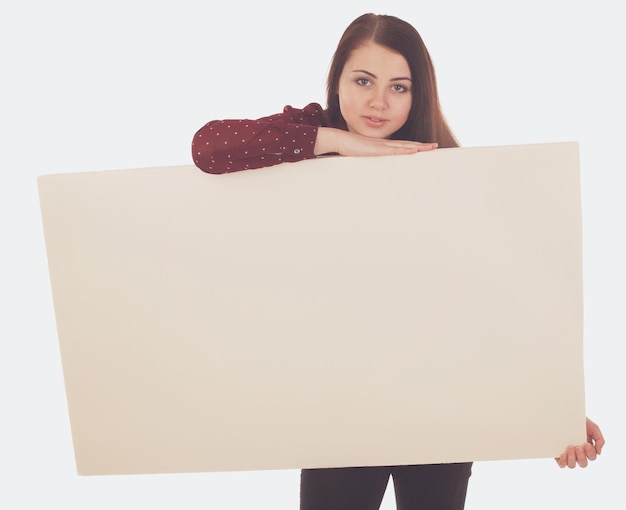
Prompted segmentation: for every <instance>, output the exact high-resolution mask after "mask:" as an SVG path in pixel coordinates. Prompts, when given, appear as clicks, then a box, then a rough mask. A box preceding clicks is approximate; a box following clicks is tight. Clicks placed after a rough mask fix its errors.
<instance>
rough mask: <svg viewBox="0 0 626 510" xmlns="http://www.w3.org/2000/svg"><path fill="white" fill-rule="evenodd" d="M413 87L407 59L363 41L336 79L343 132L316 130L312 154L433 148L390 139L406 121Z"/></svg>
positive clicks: (388, 152) (378, 153) (382, 153)
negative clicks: (344, 125) (344, 126)
mask: <svg viewBox="0 0 626 510" xmlns="http://www.w3.org/2000/svg"><path fill="white" fill-rule="evenodd" d="M412 88H413V83H412V82H411V71H410V69H409V65H408V64H407V61H406V59H405V58H404V57H403V56H402V55H400V54H399V53H396V52H395V51H392V50H390V49H389V48H386V47H385V46H381V45H379V44H376V43H373V42H368V43H366V44H364V45H363V46H360V47H358V48H357V49H355V50H354V51H353V52H352V55H350V58H348V60H347V61H346V65H345V66H344V68H343V71H342V73H341V77H340V79H339V89H338V90H337V94H338V95H339V107H340V109H341V114H342V116H343V118H344V119H345V120H346V124H347V126H348V131H344V130H343V129H335V128H319V129H318V133H317V140H316V143H315V148H314V153H315V155H320V154H328V153H337V154H340V155H342V156H391V155H398V154H414V153H416V152H423V151H429V150H433V149H436V148H437V144H436V143H432V142H412V141H405V140H389V139H388V138H389V137H390V136H391V135H392V134H393V133H395V132H396V131H397V130H398V129H400V128H401V127H402V126H403V125H404V123H405V122H406V120H407V119H408V117H409V111H410V110H411V96H412Z"/></svg>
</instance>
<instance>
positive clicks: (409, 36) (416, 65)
mask: <svg viewBox="0 0 626 510" xmlns="http://www.w3.org/2000/svg"><path fill="white" fill-rule="evenodd" d="M369 41H372V42H375V43H377V44H380V45H381V46H385V47H387V48H389V49H390V50H392V51H395V52H397V53H399V54H400V55H402V56H403V57H404V58H405V59H406V61H407V63H408V65H409V69H410V70H411V80H412V81H413V89H412V104H411V110H410V112H409V118H408V119H407V121H406V123H405V124H404V126H402V127H401V128H400V129H399V130H398V131H396V132H395V133H394V134H393V135H391V137H390V138H393V139H396V140H414V141H419V142H437V143H438V144H439V147H442V148H443V147H458V145H459V144H458V142H457V140H456V138H455V136H454V134H453V133H452V131H451V130H450V128H449V126H448V123H447V122H446V120H445V118H444V116H443V113H442V111H441V106H440V104H439V94H438V92H437V80H436V78H435V70H434V67H433V63H432V60H431V58H430V55H429V53H428V50H427V49H426V46H425V45H424V42H423V41H422V38H421V36H420V35H419V33H418V32H417V30H415V28H414V27H413V26H412V25H410V24H409V23H407V22H406V21H403V20H401V19H399V18H396V17H395V16H388V15H384V14H371V13H369V14H363V15H362V16H359V17H358V18H356V19H355V20H354V21H353V22H352V23H350V25H349V26H348V28H346V30H345V31H344V33H343V35H342V37H341V39H340V40H339V44H338V45H337V49H336V50H335V54H334V55H333V59H332V62H331V65H330V70H329V72H328V81H327V98H326V104H327V108H328V115H329V118H330V120H331V121H332V122H333V123H335V124H337V123H341V122H342V121H343V117H342V115H341V109H340V107H339V96H338V94H337V90H338V88H339V78H340V76H341V73H342V71H343V68H344V66H345V64H346V61H347V60H348V58H349V57H350V54H351V53H352V52H353V51H354V50H355V49H356V48H358V47H359V46H361V45H363V44H365V43H366V42H369Z"/></svg>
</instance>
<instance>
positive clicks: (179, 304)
mask: <svg viewBox="0 0 626 510" xmlns="http://www.w3.org/2000/svg"><path fill="white" fill-rule="evenodd" d="M39 192H40V201H41V208H42V214H43V221H44V230H45V238H46V249H47V254H48V261H49V270H50V278H51V284H52V291H53V297H54V307H55V314H56V320H57V327H58V335H59V342H60V347H61V354H62V359H63V370H64V376H65V384H66V391H67V397H68V404H69V412H70V420H71V424H72V435H73V441H74V448H75V454H76V461H77V466H78V471H79V473H81V474H86V475H93V474H126V473H166V472H189V471H229V470H262V469H293V468H302V467H336V466H361V465H384V464H413V463H431V462H455V461H468V460H493V459H514V458H538V457H553V456H556V455H558V454H559V453H560V452H561V451H562V450H563V448H564V445H567V444H570V443H572V444H578V443H581V442H584V440H585V431H584V416H585V411H584V381H583V363H582V266H581V217H580V187H579V168H578V145H577V144H576V143H573V142H572V143H569V142H568V143H549V144H533V145H518V146H501V147H473V148H462V149H440V150H437V151H433V152H431V153H423V154H417V155H414V156H396V157H381V158H334V157H331V158H323V159H318V160H314V161H304V162H301V163H297V164H283V165H280V166H276V167H272V168H266V169H262V170H255V171H246V172H238V173H235V174H228V175H221V176H214V175H207V174H203V173H202V172H200V171H199V170H198V169H196V168H195V167H192V166H177V167H158V168H140V169H131V170H115V171H103V172H85V173H74V174H57V175H46V176H42V177H40V178H39ZM564 363H565V364H567V365H568V366H570V367H571V373H570V375H569V378H567V379H566V380H564V379H563V378H555V377H554V367H555V366H561V365H562V364H564ZM539 432H540V433H539Z"/></svg>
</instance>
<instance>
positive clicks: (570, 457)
mask: <svg viewBox="0 0 626 510" xmlns="http://www.w3.org/2000/svg"><path fill="white" fill-rule="evenodd" d="M566 455H567V467H568V468H570V469H574V468H575V467H576V447H574V446H568V447H567V451H566Z"/></svg>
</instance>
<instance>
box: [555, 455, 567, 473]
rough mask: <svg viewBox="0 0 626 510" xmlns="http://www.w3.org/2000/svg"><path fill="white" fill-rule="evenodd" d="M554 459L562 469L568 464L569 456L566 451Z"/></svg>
mask: <svg viewBox="0 0 626 510" xmlns="http://www.w3.org/2000/svg"><path fill="white" fill-rule="evenodd" d="M554 460H556V463H557V464H558V465H559V467H560V468H561V469H563V468H564V467H565V466H567V456H566V455H565V454H564V453H562V454H561V455H560V456H559V457H556V458H555V459H554Z"/></svg>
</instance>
